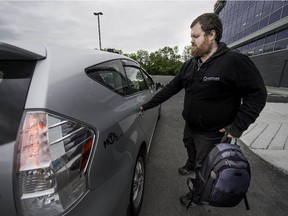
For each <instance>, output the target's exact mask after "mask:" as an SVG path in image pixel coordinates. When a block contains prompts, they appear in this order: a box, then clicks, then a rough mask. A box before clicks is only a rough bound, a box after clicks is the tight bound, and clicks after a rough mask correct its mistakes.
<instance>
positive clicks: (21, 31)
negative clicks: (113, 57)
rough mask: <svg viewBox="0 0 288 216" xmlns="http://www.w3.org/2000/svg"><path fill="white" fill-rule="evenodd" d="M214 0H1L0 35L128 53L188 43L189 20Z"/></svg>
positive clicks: (1, 36) (181, 45) (205, 10)
mask: <svg viewBox="0 0 288 216" xmlns="http://www.w3.org/2000/svg"><path fill="white" fill-rule="evenodd" d="M214 3H215V1H214V0H213V1H211V0H210V1H207V0H206V1H140V0H138V1H9V2H8V1H0V40H7V39H13V40H15V39H16V40H38V41H44V42H48V43H56V44H61V45H73V46H82V47H88V48H99V45H98V44H99V42H98V22H97V17H96V16H94V15H93V13H94V12H100V11H101V12H103V15H102V16H100V25H101V38H102V48H116V49H121V50H123V51H124V52H126V53H132V52H136V51H137V50H140V49H143V50H147V51H149V52H151V51H156V50H158V49H159V48H163V47H164V46H170V47H173V46H180V47H183V46H185V45H189V44H190V29H189V27H190V24H191V22H192V21H193V20H194V19H195V18H196V17H197V16H198V15H200V14H202V13H204V12H212V11H213V5H214Z"/></svg>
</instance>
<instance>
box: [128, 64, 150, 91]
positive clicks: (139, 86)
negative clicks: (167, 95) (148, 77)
mask: <svg viewBox="0 0 288 216" xmlns="http://www.w3.org/2000/svg"><path fill="white" fill-rule="evenodd" d="M125 71H126V75H127V79H128V82H129V85H130V89H131V93H134V92H138V91H143V90H145V89H148V87H147V85H146V82H145V80H144V77H143V74H142V72H141V70H140V69H139V68H137V67H132V66H125Z"/></svg>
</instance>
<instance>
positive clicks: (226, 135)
mask: <svg viewBox="0 0 288 216" xmlns="http://www.w3.org/2000/svg"><path fill="white" fill-rule="evenodd" d="M232 140H233V138H231V137H228V133H227V132H225V134H224V136H223V137H222V139H221V142H220V143H231V144H232ZM234 144H235V145H236V144H237V142H236V139H235V142H234Z"/></svg>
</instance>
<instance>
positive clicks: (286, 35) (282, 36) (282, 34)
mask: <svg viewBox="0 0 288 216" xmlns="http://www.w3.org/2000/svg"><path fill="white" fill-rule="evenodd" d="M285 38H288V29H285V30H283V31H280V32H278V34H277V40H278V41H279V40H282V39H285Z"/></svg>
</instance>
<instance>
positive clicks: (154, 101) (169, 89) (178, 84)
mask: <svg viewBox="0 0 288 216" xmlns="http://www.w3.org/2000/svg"><path fill="white" fill-rule="evenodd" d="M187 64H188V62H186V63H184V64H183V65H182V67H181V69H180V71H179V73H177V74H176V76H175V77H174V78H173V79H172V80H171V81H170V82H169V83H168V84H167V85H166V86H165V87H164V88H162V89H161V90H160V91H159V92H158V93H157V94H155V95H154V96H153V97H152V98H151V100H150V101H148V102H147V103H145V104H143V105H142V107H143V109H144V111H145V110H148V109H151V108H153V107H156V106H158V105H160V104H161V103H163V102H165V101H166V100H168V99H169V98H171V97H172V96H173V95H175V94H177V93H178V92H179V91H180V90H181V89H183V84H182V74H183V73H184V72H185V68H186V65H187Z"/></svg>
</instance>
